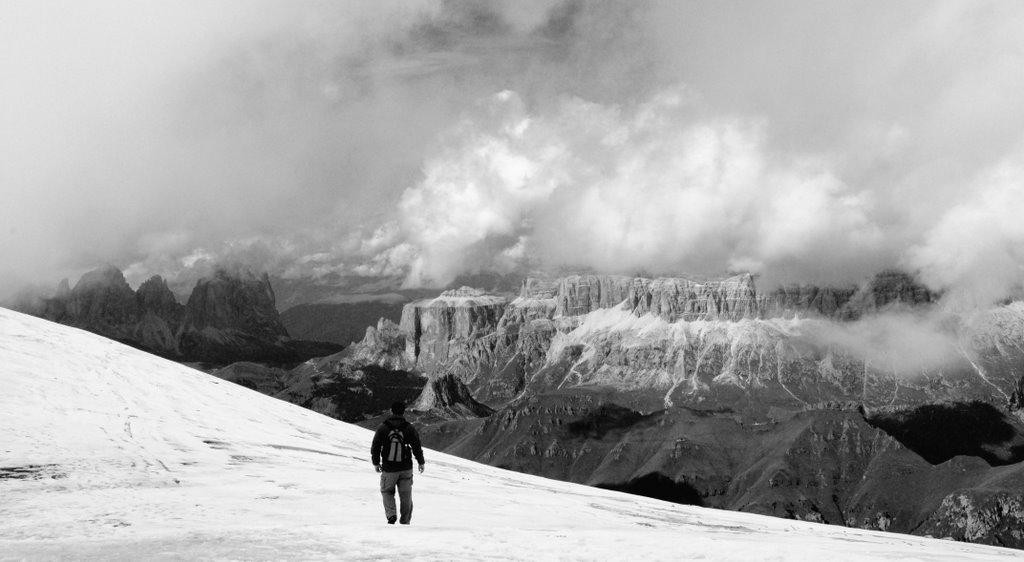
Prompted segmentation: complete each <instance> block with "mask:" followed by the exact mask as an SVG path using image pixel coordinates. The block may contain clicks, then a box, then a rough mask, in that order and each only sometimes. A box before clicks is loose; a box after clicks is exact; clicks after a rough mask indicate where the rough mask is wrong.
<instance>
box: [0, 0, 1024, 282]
mask: <svg viewBox="0 0 1024 562" xmlns="http://www.w3.org/2000/svg"><path fill="white" fill-rule="evenodd" d="M1021 29H1024V5H1021V4H1019V3H1014V2H998V3H997V2H984V1H969V2H968V1H963V2H942V1H927V2H916V1H904V2H890V1H858V2H853V1H837V2H827V3H825V2H819V1H816V0H808V1H793V0H787V1H784V2H783V1H779V2H774V1H766V2H758V3H749V2H738V1H729V0H725V1H721V0H707V1H684V0H679V1H675V0H672V1H665V2H599V1H594V2H574V1H549V0H525V1H524V0H516V1H509V2H506V3H494V2H474V1H468V0H467V1H440V2H437V1H429V0H418V1H409V0H393V1H381V0H373V1H369V0H368V1H362V2H358V1H354V0H353V1H347V2H328V1H322V2H321V1H305V2H296V1H291V0H288V1H269V0H218V1H213V2H211V1H207V0H190V1H176V2H169V1H165V2H155V1H145V0H123V1H121V0H105V1H102V2H78V1H73V0H69V1H66V2H60V1H49V0H45V1H40V0H31V1H30V0H25V1H21V0H0V76H2V78H0V154H2V157H0V190H2V191H0V295H2V294H4V293H9V292H10V291H13V290H14V288H15V287H17V286H18V285H20V284H22V283H26V282H40V283H45V284H53V283H55V282H56V280H58V279H59V278H60V277H62V276H71V277H72V279H74V277H75V276H76V275H77V274H78V273H80V272H81V271H82V270H85V269H89V268H92V267H95V266H98V265H102V264H105V263H113V264H115V265H118V266H120V267H122V268H124V269H126V272H127V274H128V277H129V280H130V281H132V282H133V283H138V282H139V281H141V280H142V279H143V278H145V277H148V276H149V275H151V274H154V273H160V274H163V275H164V276H165V277H170V278H172V279H174V278H176V276H187V275H188V271H190V270H191V271H194V270H197V269H201V268H202V267H204V266H208V265H209V264H211V263H214V262H220V261H230V262H236V263H245V264H248V265H251V266H253V267H257V268H262V269H266V270H268V271H270V272H271V273H274V274H278V275H286V276H306V275H308V276H313V275H324V274H326V273H331V272H339V273H348V274H359V275H369V276H392V277H396V278H401V279H404V281H405V283H406V284H407V285H408V286H438V285H443V284H446V283H448V282H450V281H451V280H452V279H453V278H454V277H455V276H456V275H458V274H460V273H468V272H475V271H481V270H486V271H515V270H525V269H549V270H553V269H559V268H580V269H582V268H586V269H590V270H594V271H601V272H616V273H634V272H637V271H644V272H648V273H650V274H679V273H700V274H707V275H717V274H724V273H728V272H734V271H752V272H756V273H759V274H761V275H762V277H763V278H765V279H769V280H778V281H809V282H819V283H821V282H846V281H857V280H860V279H862V278H864V277H865V276H867V275H869V274H871V273H873V272H876V271H878V270H880V269H883V268H890V267H900V268H904V269H907V270H911V271H916V272H919V273H920V274H921V275H922V277H923V278H924V279H925V280H926V281H927V282H928V283H929V284H931V285H932V286H933V287H935V288H938V289H956V290H963V291H969V292H970V293H971V294H972V295H975V296H977V297H978V298H982V299H992V298H998V297H1000V296H1002V295H1004V294H1006V293H1007V291H1009V290H1011V289H1013V288H1014V287H1015V286H1016V285H1017V284H1018V283H1019V282H1020V278H1021V266H1022V264H1024V220H1021V219H1020V218H1019V217H1020V215H1021V214H1022V213H1024V96H1022V95H1021V92H1024V34H1021V33H1020V30H1021Z"/></svg>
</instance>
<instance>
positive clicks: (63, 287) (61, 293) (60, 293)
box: [54, 277, 71, 299]
mask: <svg viewBox="0 0 1024 562" xmlns="http://www.w3.org/2000/svg"><path fill="white" fill-rule="evenodd" d="M54 296H55V297H56V298H58V299H66V298H68V297H70V296H71V284H70V283H69V282H68V278H67V277H65V278H64V279H61V280H60V283H57V294H56V295H54Z"/></svg>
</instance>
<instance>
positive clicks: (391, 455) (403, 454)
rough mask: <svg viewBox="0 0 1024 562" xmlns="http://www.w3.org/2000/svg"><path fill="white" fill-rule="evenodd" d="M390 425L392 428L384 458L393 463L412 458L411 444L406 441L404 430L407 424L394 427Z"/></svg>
mask: <svg viewBox="0 0 1024 562" xmlns="http://www.w3.org/2000/svg"><path fill="white" fill-rule="evenodd" d="M388 427H390V428H391V431H389V432H388V437H387V441H385V444H384V460H386V461H388V462H393V463H400V462H405V461H407V460H409V459H410V458H411V455H410V454H409V445H408V444H407V443H406V442H405V433H404V432H403V431H402V430H403V429H405V425H402V426H399V427H393V426H391V425H390V424H389V425H388Z"/></svg>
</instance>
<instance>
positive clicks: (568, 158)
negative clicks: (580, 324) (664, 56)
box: [399, 87, 883, 284]
mask: <svg viewBox="0 0 1024 562" xmlns="http://www.w3.org/2000/svg"><path fill="white" fill-rule="evenodd" d="M701 106H702V104H701V102H699V101H698V100H695V99H694V98H693V96H692V95H691V93H690V92H689V91H688V89H687V88H685V87H677V88H670V89H666V90H663V91H660V92H658V93H657V94H655V95H654V96H653V97H652V98H651V99H649V100H647V101H645V102H643V103H640V104H638V105H636V106H634V107H629V108H626V107H622V106H608V105H602V104H595V103H591V102H588V101H586V100H582V99H579V98H575V97H572V98H567V99H565V100H564V101H563V103H562V104H561V106H560V107H559V108H558V109H557V111H555V112H554V113H553V114H550V115H533V114H530V113H528V112H527V111H526V110H525V107H524V104H523V103H522V100H521V99H520V98H519V97H518V96H517V95H516V94H515V93H513V92H508V91H506V92H501V93H499V94H497V95H495V96H494V97H492V98H491V99H490V100H489V102H488V103H487V104H485V105H484V106H482V107H480V108H478V111H477V112H476V113H474V114H473V116H471V117H467V118H466V120H465V122H464V123H463V124H462V125H461V126H459V127H457V128H456V129H454V130H453V131H451V132H450V133H449V135H448V137H450V144H448V145H446V146H445V147H444V149H443V150H441V151H440V152H439V153H438V154H436V155H434V156H432V157H430V158H428V160H427V163H426V164H425V166H424V176H425V177H424V179H423V180H422V181H421V182H420V183H419V184H418V185H417V186H415V187H413V188H410V189H408V190H407V191H406V192H405V193H404V194H403V196H402V199H401V202H400V204H399V210H400V214H401V224H402V229H403V231H404V233H405V237H404V238H405V240H407V241H409V242H411V243H413V244H414V245H415V246H416V247H417V248H419V249H420V250H421V253H420V255H419V257H418V258H417V260H416V262H415V265H414V268H413V270H412V273H411V279H412V280H413V281H414V282H427V283H434V284H445V283H447V282H450V281H451V280H452V279H453V278H454V277H455V276H456V275H457V274H458V273H461V272H462V271H465V270H466V268H468V267H474V266H480V265H481V264H483V265H484V266H485V267H496V266H497V263H496V262H495V261H493V260H492V261H490V262H488V261H486V260H488V259H491V258H496V257H497V256H499V255H502V254H503V253H504V252H506V251H507V250H509V249H511V248H512V247H514V246H518V247H520V248H523V250H522V251H521V253H523V254H524V255H528V256H534V257H537V258H538V259H540V260H541V265H542V266H545V267H558V266H564V265H569V266H575V267H591V268H596V269H598V270H601V271H608V272H622V271H630V270H637V269H646V270H649V271H653V272H656V273H672V272H678V271H683V270H689V271H700V272H704V273H724V272H726V271H728V270H730V269H734V268H737V267H742V268H743V269H748V270H750V269H753V270H758V271H764V272H770V271H772V270H773V269H778V268H780V267H783V266H785V267H790V266H792V267H796V266H797V265H800V264H803V267H805V268H806V269H805V271H801V272H797V273H796V274H797V275H804V276H806V275H808V274H810V273H811V272H812V271H817V270H827V271H832V272H834V274H835V275H836V276H841V275H842V274H843V273H845V272H846V264H847V261H848V260H849V256H851V255H861V254H867V255H876V254H877V253H878V252H879V248H880V247H881V246H883V243H882V239H881V238H882V233H881V232H880V229H879V228H878V226H877V225H875V224H874V223H873V222H872V218H871V214H872V208H871V204H872V201H871V197H870V194H867V193H863V192H857V191H854V190H853V189H851V188H850V187H849V186H847V185H845V184H843V183H842V181H840V180H839V179H838V178H837V177H836V176H835V175H834V174H833V172H832V171H831V170H830V168H829V167H828V166H827V163H824V162H816V161H814V160H813V159H811V158H809V157H788V158H774V159H773V158H771V157H770V155H769V154H768V153H767V148H766V146H765V144H766V141H765V126H764V124H763V123H762V122H761V121H759V120H756V119H744V118H740V117H725V116H713V117H705V116H703V115H702V112H701ZM517 253H520V252H519V251H517ZM506 261H507V260H506ZM794 264H796V265H794ZM862 265H863V264H861V263H857V266H858V267H859V266H862ZM789 273H790V274H791V275H792V274H793V272H789Z"/></svg>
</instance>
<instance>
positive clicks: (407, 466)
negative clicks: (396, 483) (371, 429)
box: [370, 416, 424, 472]
mask: <svg viewBox="0 0 1024 562" xmlns="http://www.w3.org/2000/svg"><path fill="white" fill-rule="evenodd" d="M392 428H395V429H399V430H401V431H402V436H403V437H404V439H405V444H406V445H408V446H409V447H410V448H411V449H412V454H413V456H415V457H416V462H418V463H420V464H424V463H423V447H421V446H420V436H419V434H418V433H416V428H415V427H413V426H412V424H411V423H409V422H407V421H405V418H403V417H402V416H391V417H390V418H388V419H387V420H385V421H384V423H382V424H381V426H380V427H379V428H377V433H374V434H373V444H372V445H370V458H371V459H372V460H373V466H377V465H380V467H381V469H383V470H384V472H401V471H403V470H412V459H411V458H409V456H408V455H404V458H403V459H402V461H401V462H392V461H390V460H388V459H387V458H385V459H384V463H383V464H381V454H382V449H383V448H384V446H385V445H386V444H387V442H388V434H389V433H391V429H392Z"/></svg>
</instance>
